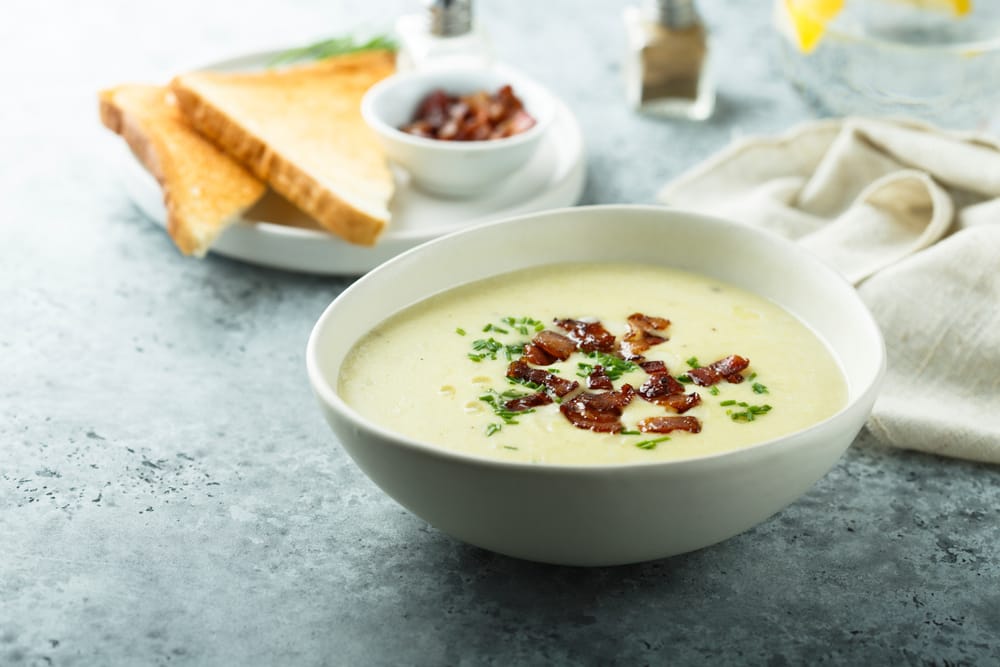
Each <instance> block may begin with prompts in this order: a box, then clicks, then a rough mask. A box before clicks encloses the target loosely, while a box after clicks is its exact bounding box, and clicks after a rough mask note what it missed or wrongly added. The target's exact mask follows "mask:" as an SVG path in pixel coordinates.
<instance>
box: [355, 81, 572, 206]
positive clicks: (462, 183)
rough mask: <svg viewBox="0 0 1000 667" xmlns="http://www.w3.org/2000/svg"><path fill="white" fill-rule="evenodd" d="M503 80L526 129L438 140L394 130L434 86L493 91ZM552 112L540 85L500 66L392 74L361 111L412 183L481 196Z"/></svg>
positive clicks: (530, 144)
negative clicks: (528, 120) (526, 118)
mask: <svg viewBox="0 0 1000 667" xmlns="http://www.w3.org/2000/svg"><path fill="white" fill-rule="evenodd" d="M504 84H510V85H511V87H512V88H513V89H514V94H515V95H517V96H518V97H519V98H520V99H521V101H522V102H524V107H525V110H526V111H527V112H528V113H529V114H531V115H532V116H533V117H534V118H535V121H536V123H535V125H534V126H533V127H531V128H530V129H528V130H526V131H525V132H522V133H520V134H516V135H514V136H512V137H507V138H505V139H494V140H490V141H441V140H438V139H428V138H425V137H418V136H415V135H412V134H407V133H406V132H403V131H402V130H400V129H399V128H400V127H402V126H403V125H405V124H407V123H409V122H410V121H411V120H412V119H413V114H414V112H415V111H416V109H417V107H418V106H419V105H420V102H421V101H423V99H424V98H425V97H426V96H427V95H428V94H429V93H430V92H432V91H434V90H436V89H439V88H441V89H444V90H445V92H447V93H449V94H452V95H455V94H459V95H465V94H468V93H472V92H476V91H479V90H485V91H488V92H490V93H494V92H496V90H497V89H498V88H500V87H501V86H503V85H504ZM555 112H556V103H555V99H554V98H553V97H552V94H551V93H549V92H548V91H547V90H546V89H545V88H544V87H543V86H541V85H540V84H538V83H536V82H535V81H533V80H532V79H530V78H528V77H527V76H525V75H524V74H521V73H520V72H517V71H516V70H514V69H511V68H509V67H504V66H499V65H498V66H496V67H491V68H482V67H479V68H468V67H460V68H448V69H433V70H428V71H423V72H403V73H399V74H394V75H393V76H390V77H389V78H387V79H384V80H383V81H380V82H379V83H377V84H375V85H374V86H372V88H371V89H369V90H368V92H367V93H366V94H365V96H364V98H363V99H362V100H361V115H362V116H363V117H364V119H365V122H366V123H368V125H369V126H370V127H371V128H372V129H373V130H374V131H375V133H376V134H377V135H378V138H379V140H380V142H381V143H382V146H383V148H384V149H385V152H386V155H387V156H388V157H389V160H391V161H392V162H393V163H395V164H397V165H399V166H400V167H403V168H404V169H405V170H406V171H408V172H409V174H410V176H411V178H412V179H413V182H414V184H415V185H416V186H417V187H419V188H421V189H423V190H425V191H427V192H430V193H432V194H436V195H441V196H446V197H456V198H457V197H473V196H477V195H480V194H482V193H483V192H486V191H488V190H489V189H490V188H491V187H493V186H495V185H497V184H498V183H500V182H501V181H503V180H504V179H505V178H507V177H508V176H510V175H511V174H513V173H514V172H515V171H516V170H517V168H518V167H520V166H522V165H523V164H525V163H526V162H527V161H528V159H529V158H530V157H531V156H532V154H534V152H535V150H536V149H537V148H538V145H539V143H540V142H541V139H542V136H543V135H544V133H545V132H546V130H547V129H548V127H549V125H551V123H552V119H553V117H554V116H555Z"/></svg>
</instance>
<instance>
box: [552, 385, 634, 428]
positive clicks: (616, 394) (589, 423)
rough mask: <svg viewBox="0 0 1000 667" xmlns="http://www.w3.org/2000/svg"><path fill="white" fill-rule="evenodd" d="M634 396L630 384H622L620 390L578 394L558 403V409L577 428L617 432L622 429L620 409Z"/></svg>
mask: <svg viewBox="0 0 1000 667" xmlns="http://www.w3.org/2000/svg"><path fill="white" fill-rule="evenodd" d="M634 396H635V390H634V389H633V388H632V385H630V384H623V385H622V388H621V390H620V391H605V392H602V393H599V394H590V393H587V392H583V393H582V394H578V395H577V396H576V397H574V398H572V399H570V400H568V401H566V402H565V403H563V404H562V405H560V406H559V411H560V412H562V413H563V415H564V416H565V417H566V419H568V420H569V421H570V423H571V424H573V426H576V427H577V428H583V429H589V430H591V431H597V432H599V433H618V432H619V431H621V430H622V422H621V416H622V410H623V409H624V407H625V406H626V405H628V404H629V403H631V402H632V398H633V397H634Z"/></svg>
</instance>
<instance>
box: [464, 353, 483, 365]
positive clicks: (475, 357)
mask: <svg viewBox="0 0 1000 667" xmlns="http://www.w3.org/2000/svg"><path fill="white" fill-rule="evenodd" d="M466 356H467V357H469V359H472V360H473V361H474V362H476V363H477V364H478V363H479V362H480V361H482V360H483V355H481V354H472V353H471V352H469V354H467V355H466Z"/></svg>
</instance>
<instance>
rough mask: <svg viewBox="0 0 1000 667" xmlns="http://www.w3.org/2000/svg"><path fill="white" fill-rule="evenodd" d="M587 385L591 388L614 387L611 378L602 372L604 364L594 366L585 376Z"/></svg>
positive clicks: (610, 388) (609, 388)
mask: <svg viewBox="0 0 1000 667" xmlns="http://www.w3.org/2000/svg"><path fill="white" fill-rule="evenodd" d="M587 386H588V387H589V388H591V389H608V390H612V389H614V388H615V385H614V384H612V382H611V378H609V377H608V374H607V373H605V372H604V366H601V365H597V366H594V370H593V371H591V373H590V375H588V376H587Z"/></svg>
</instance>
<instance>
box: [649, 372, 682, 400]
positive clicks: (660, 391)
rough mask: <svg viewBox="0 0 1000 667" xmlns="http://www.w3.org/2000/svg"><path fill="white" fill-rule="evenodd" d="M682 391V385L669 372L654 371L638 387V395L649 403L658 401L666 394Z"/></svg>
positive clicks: (671, 394) (680, 392) (670, 394)
mask: <svg viewBox="0 0 1000 667" xmlns="http://www.w3.org/2000/svg"><path fill="white" fill-rule="evenodd" d="M683 393H684V385H682V384H681V383H680V382H678V381H677V380H676V378H674V376H672V375H671V374H670V373H654V374H653V375H650V376H649V379H648V380H646V381H645V382H643V383H642V385H641V386H640V387H639V395H640V396H642V397H643V398H644V399H646V400H647V401H649V402H650V403H660V402H661V400H660V399H662V398H664V397H666V396H673V395H674V394H683Z"/></svg>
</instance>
